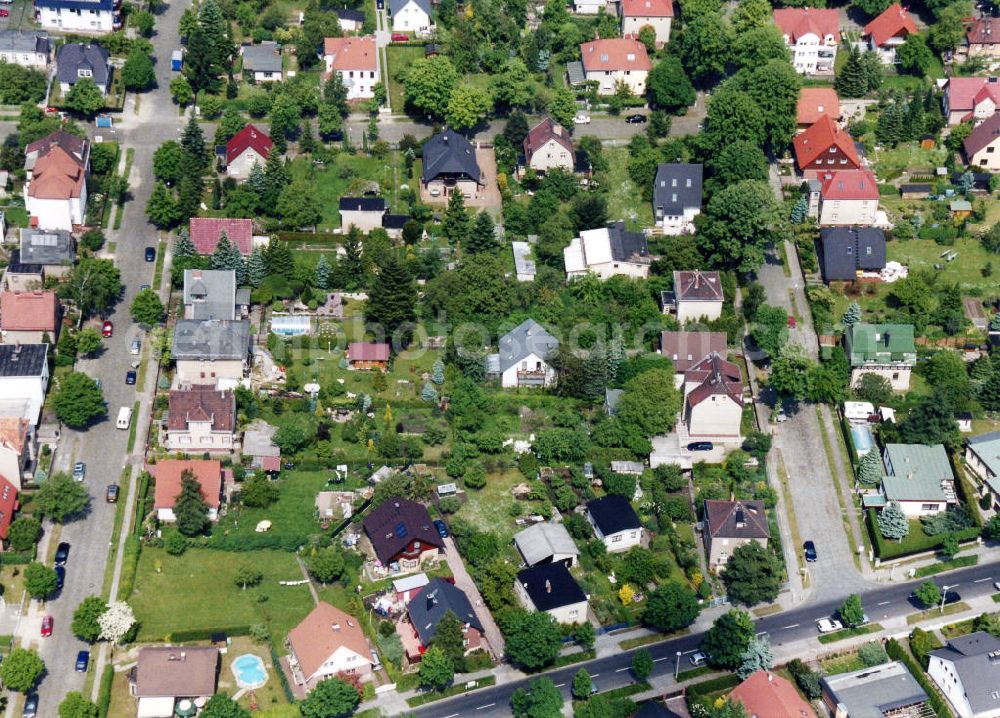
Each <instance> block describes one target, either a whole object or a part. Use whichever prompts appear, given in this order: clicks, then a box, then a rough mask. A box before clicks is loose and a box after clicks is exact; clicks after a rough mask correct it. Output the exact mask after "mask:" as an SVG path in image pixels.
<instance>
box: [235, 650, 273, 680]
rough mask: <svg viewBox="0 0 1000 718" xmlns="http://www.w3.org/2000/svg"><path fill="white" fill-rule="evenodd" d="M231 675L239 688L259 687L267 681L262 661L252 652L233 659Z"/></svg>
mask: <svg viewBox="0 0 1000 718" xmlns="http://www.w3.org/2000/svg"><path fill="white" fill-rule="evenodd" d="M233 675H235V676H236V683H237V684H238V685H239V687H240V688H260V687H261V686H262V685H264V684H265V683H267V670H266V669H265V668H264V661H262V660H261V659H260V658H259V657H258V656H255V655H253V654H252V653H245V654H243V655H242V656H239V657H238V658H237V659H236V660H235V661H233Z"/></svg>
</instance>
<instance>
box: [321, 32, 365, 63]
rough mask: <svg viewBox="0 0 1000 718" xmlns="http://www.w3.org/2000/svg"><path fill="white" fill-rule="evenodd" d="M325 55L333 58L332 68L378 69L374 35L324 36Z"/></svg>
mask: <svg viewBox="0 0 1000 718" xmlns="http://www.w3.org/2000/svg"><path fill="white" fill-rule="evenodd" d="M323 55H324V56H325V57H329V58H331V61H330V69H331V70H337V71H340V72H344V71H350V70H365V71H369V70H378V50H377V49H376V47H375V36H374V35H365V36H364V37H327V38H323Z"/></svg>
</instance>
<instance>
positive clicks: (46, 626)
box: [42, 616, 54, 638]
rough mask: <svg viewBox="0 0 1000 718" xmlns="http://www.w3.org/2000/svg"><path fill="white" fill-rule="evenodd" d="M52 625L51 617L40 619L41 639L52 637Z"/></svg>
mask: <svg viewBox="0 0 1000 718" xmlns="http://www.w3.org/2000/svg"><path fill="white" fill-rule="evenodd" d="M53 623H54V621H53V619H52V616H46V617H45V618H43V619H42V638H48V637H49V636H51V635H52V624H53Z"/></svg>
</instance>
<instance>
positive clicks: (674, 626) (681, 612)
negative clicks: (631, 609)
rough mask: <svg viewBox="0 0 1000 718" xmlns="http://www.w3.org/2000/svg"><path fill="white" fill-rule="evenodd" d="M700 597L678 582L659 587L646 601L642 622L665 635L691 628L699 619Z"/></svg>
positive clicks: (670, 582)
mask: <svg viewBox="0 0 1000 718" xmlns="http://www.w3.org/2000/svg"><path fill="white" fill-rule="evenodd" d="M699 611H700V608H699V607H698V597H697V596H695V594H694V591H692V590H691V589H689V588H687V587H686V586H684V585H683V584H681V583H680V582H678V581H669V582H667V583H664V584H662V585H660V586H658V587H657V588H656V589H655V590H654V591H653V592H652V593H651V594H649V598H647V599H646V610H645V611H644V612H643V614H642V622H643V623H645V624H646V625H647V626H649V627H650V628H655V629H656V630H658V631H663V632H664V633H671V632H673V631H678V630H680V629H681V628H684V627H686V626H690V625H691V624H692V623H694V621H695V619H696V618H698V612H699Z"/></svg>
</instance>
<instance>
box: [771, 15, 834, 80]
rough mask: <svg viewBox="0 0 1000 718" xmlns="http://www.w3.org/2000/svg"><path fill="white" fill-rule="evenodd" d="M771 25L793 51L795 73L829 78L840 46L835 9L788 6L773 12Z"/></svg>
mask: <svg viewBox="0 0 1000 718" xmlns="http://www.w3.org/2000/svg"><path fill="white" fill-rule="evenodd" d="M774 24H775V25H777V26H778V29H779V30H781V34H782V35H783V36H784V38H785V45H787V46H788V48H789V49H790V50H791V52H792V65H794V66H795V71H796V72H798V73H802V74H805V75H832V74H833V66H834V62H835V61H836V59H837V45H838V44H839V43H840V17H839V15H838V13H837V11H836V10H823V9H820V8H814V7H808V8H797V7H787V8H780V9H778V10H775V11H774Z"/></svg>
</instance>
